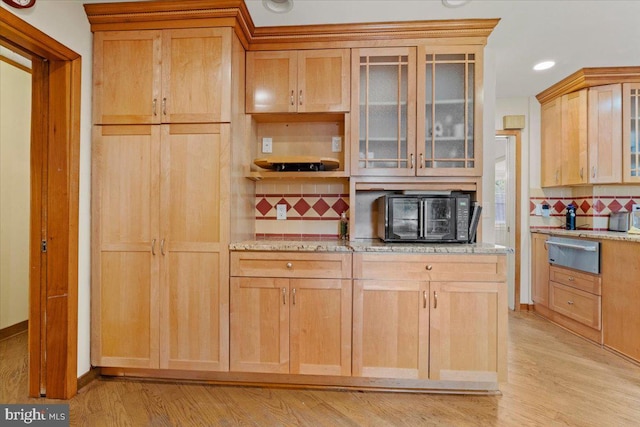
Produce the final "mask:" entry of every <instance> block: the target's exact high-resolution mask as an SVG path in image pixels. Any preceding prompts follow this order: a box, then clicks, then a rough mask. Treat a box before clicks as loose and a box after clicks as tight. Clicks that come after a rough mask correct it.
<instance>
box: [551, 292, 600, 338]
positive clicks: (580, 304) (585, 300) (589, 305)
mask: <svg viewBox="0 0 640 427" xmlns="http://www.w3.org/2000/svg"><path fill="white" fill-rule="evenodd" d="M549 293H550V296H549V308H551V309H552V310H554V311H555V312H557V313H560V314H563V315H565V316H567V317H569V318H571V319H573V320H575V321H577V322H580V323H582V324H585V325H587V326H589V327H592V328H594V329H597V330H600V329H601V322H600V318H601V317H600V312H601V311H600V302H601V301H600V296H598V295H594V294H590V293H588V292H584V291H581V290H579V289H576V288H572V287H570V286H565V285H563V284H560V283H556V282H550V283H549Z"/></svg>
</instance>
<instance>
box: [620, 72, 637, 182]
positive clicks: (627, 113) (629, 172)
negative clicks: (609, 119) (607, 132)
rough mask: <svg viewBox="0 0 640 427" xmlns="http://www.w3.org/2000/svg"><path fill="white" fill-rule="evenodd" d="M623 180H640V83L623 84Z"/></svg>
mask: <svg viewBox="0 0 640 427" xmlns="http://www.w3.org/2000/svg"><path fill="white" fill-rule="evenodd" d="M622 91H623V93H622V103H623V104H622V111H623V129H622V140H623V151H622V161H623V168H622V172H623V181H624V182H640V137H639V136H638V131H639V130H640V83H625V84H624V85H623V86H622Z"/></svg>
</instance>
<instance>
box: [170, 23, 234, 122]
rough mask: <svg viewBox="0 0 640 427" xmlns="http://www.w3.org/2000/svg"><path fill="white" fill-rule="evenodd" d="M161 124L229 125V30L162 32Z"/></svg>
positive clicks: (204, 29)
mask: <svg viewBox="0 0 640 427" xmlns="http://www.w3.org/2000/svg"><path fill="white" fill-rule="evenodd" d="M162 38H163V43H162V57H163V58H162V67H163V68H162V101H161V110H162V122H163V123H211V122H228V121H230V105H231V30H230V29H226V28H193V29H184V30H165V31H164V32H163V35H162Z"/></svg>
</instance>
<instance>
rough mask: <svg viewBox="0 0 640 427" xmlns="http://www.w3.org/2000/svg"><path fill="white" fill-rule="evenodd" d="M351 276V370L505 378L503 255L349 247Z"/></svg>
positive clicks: (374, 373) (452, 378)
mask: <svg viewBox="0 0 640 427" xmlns="http://www.w3.org/2000/svg"><path fill="white" fill-rule="evenodd" d="M471 270H474V271H476V274H475V275H474V276H475V277H476V280H473V281H472V280H470V279H469V278H470V277H471V276H470V275H468V271H471ZM354 276H355V280H354V309H353V310H354V313H353V319H354V321H353V375H354V376H361V377H377V378H405V379H430V380H445V381H479V382H480V381H481V382H485V381H489V382H497V381H504V380H506V363H507V361H506V356H507V347H506V327H507V300H506V282H505V260H504V257H498V256H483V255H454V256H451V255H429V256H424V255H417V256H416V255H397V254H393V255H388V254H384V255H379V254H377V255H372V254H354ZM375 277H378V278H375ZM456 278H458V279H460V280H455V279H456ZM420 279H422V280H420ZM483 280H486V281H483Z"/></svg>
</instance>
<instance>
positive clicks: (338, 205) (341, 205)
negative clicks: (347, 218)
mask: <svg viewBox="0 0 640 427" xmlns="http://www.w3.org/2000/svg"><path fill="white" fill-rule="evenodd" d="M331 207H332V208H333V210H334V211H336V213H337V214H338V215H340V214H342V212H346V211H347V210H348V209H349V205H348V204H347V202H345V201H344V199H338V201H337V202H335V203H334V204H333V206H331Z"/></svg>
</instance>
